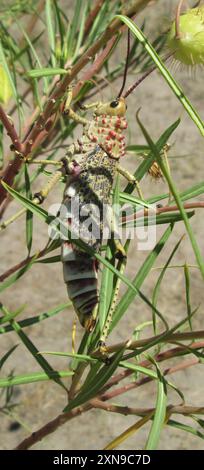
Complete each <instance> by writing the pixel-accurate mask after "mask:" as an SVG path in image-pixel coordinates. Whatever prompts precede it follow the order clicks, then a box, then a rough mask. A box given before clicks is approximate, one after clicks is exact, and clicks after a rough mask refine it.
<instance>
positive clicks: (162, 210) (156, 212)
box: [121, 201, 204, 222]
mask: <svg viewBox="0 0 204 470" xmlns="http://www.w3.org/2000/svg"><path fill="white" fill-rule="evenodd" d="M183 207H184V209H201V208H204V202H199V201H198V202H197V201H195V202H188V203H186V204H183ZM178 210H179V209H178V207H177V206H164V207H157V208H156V209H152V214H153V215H159V214H163V213H166V212H174V211H178ZM150 213H151V209H150V210H149V209H145V215H150ZM141 217H144V210H143V209H142V210H141V211H138V212H137V213H136V214H133V216H132V215H131V216H124V217H121V222H128V221H130V222H131V221H133V220H136V219H139V218H141Z"/></svg>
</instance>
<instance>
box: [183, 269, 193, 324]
mask: <svg viewBox="0 0 204 470" xmlns="http://www.w3.org/2000/svg"><path fill="white" fill-rule="evenodd" d="M184 277H185V288H186V306H187V315H188V318H189V327H190V329H191V331H193V326H192V308H191V296H190V289H191V285H190V272H189V267H188V265H187V264H185V265H184Z"/></svg>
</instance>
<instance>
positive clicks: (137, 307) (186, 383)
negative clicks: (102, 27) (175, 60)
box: [0, 0, 204, 450]
mask: <svg viewBox="0 0 204 470" xmlns="http://www.w3.org/2000/svg"><path fill="white" fill-rule="evenodd" d="M65 4H66V8H67V10H66V12H67V11H68V8H72V7H73V4H74V2H73V0H72V1H69V2H65ZM175 4H176V2H175V1H162V0H161V1H160V2H159V3H158V5H157V6H156V7H154V6H152V7H149V8H148V9H146V11H145V16H146V27H147V31H149V33H151V32H152V31H155V29H159V30H162V28H163V27H164V23H165V22H166V20H167V19H169V18H170V16H171V15H172V14H173V12H174V7H175ZM143 18H144V15H143V14H141V15H140V16H139V17H138V20H137V22H138V24H139V25H141V23H142V20H143ZM117 54H118V56H117ZM119 54H121V52H120V49H118V52H117V53H116V61H117V57H118V58H119ZM176 78H177V80H178V81H179V82H180V84H181V85H182V86H183V88H184V90H185V92H186V93H187V95H188V96H189V98H190V100H191V101H192V103H193V104H194V105H195V107H196V108H197V110H198V112H199V113H200V115H201V116H202V117H204V111H203V104H204V100H203V79H204V71H203V70H201V71H198V72H197V74H196V78H195V77H192V75H190V74H189V73H188V71H177V72H176ZM129 81H130V82H131V81H132V79H131V77H130V79H129ZM139 107H142V111H141V117H142V119H143V121H144V122H145V125H146V126H147V128H148V129H149V131H150V133H151V135H152V136H153V137H154V138H155V139H157V138H158V137H159V136H160V134H161V133H162V132H163V131H164V129H165V128H167V127H168V126H169V125H170V124H171V123H172V122H173V121H175V119H176V118H178V117H179V116H180V117H181V119H182V122H181V125H180V126H179V128H178V130H177V131H176V133H175V134H174V137H173V139H171V143H174V146H173V147H172V149H171V151H170V155H172V156H184V157H183V158H177V159H172V160H171V166H172V173H173V176H174V178H175V180H176V183H177V185H178V188H179V190H184V189H185V188H187V187H189V186H190V185H193V184H194V183H196V182H200V181H201V180H202V178H203V139H202V137H201V135H200V134H199V132H198V130H197V128H196V127H195V125H194V124H193V122H192V121H191V120H190V118H189V117H188V116H187V114H186V113H185V112H184V110H183V108H182V107H181V105H180V104H179V102H178V101H177V99H176V98H175V97H174V96H173V94H172V92H171V91H170V89H169V87H168V86H167V85H166V83H165V82H164V80H163V79H162V78H161V77H160V76H159V74H158V73H154V74H152V76H150V77H149V78H148V79H146V80H145V82H144V83H143V85H141V86H140V87H139V88H138V89H137V91H136V92H135V94H134V95H131V98H130V100H129V102H128V120H129V126H130V129H131V134H132V141H133V142H134V143H135V142H138V143H142V142H143V141H142V138H141V135H140V133H139V130H138V126H137V125H136V123H135V110H136V109H137V108H139ZM137 136H138V137H137ZM125 164H126V166H127V168H129V169H134V168H135V160H134V157H130V156H128V157H127V159H126V162H125ZM42 181H43V179H42ZM142 189H143V191H144V194H145V195H146V196H148V195H150V194H151V195H152V194H157V193H159V192H163V191H164V190H165V184H164V183H158V184H155V183H154V182H153V181H152V180H151V179H149V178H148V177H146V178H145V179H144V180H143V183H142ZM60 199H61V191H60V189H57V190H56V191H55V193H54V194H52V195H51V196H50V197H49V201H48V202H47V203H46V207H48V206H49V205H50V204H51V203H53V202H56V201H57V202H58V201H60ZM16 207H17V205H16V204H15V203H12V204H11V205H10V207H9V210H8V212H7V216H9V215H11V214H12V213H13V212H14V210H15V209H16ZM202 216H203V214H202V213H201V211H200V212H199V211H197V213H196V216H195V217H194V218H193V220H192V226H193V229H194V232H195V234H196V236H197V240H198V242H199V243H200V246H201V249H202V251H204V241H203V217H202ZM21 224H22V225H21V226H22V231H21V230H19V227H20V224H13V225H12V226H10V228H9V229H8V230H6V232H4V233H3V235H2V238H1V272H4V270H6V269H8V268H9V267H10V266H12V265H13V264H15V263H17V262H18V261H19V260H21V259H22V258H23V257H24V256H26V252H25V248H24V236H25V235H24V234H25V231H24V221H23V220H22V222H21ZM17 227H18V231H17V230H16V228H17ZM162 232H163V228H162V230H158V233H157V238H158V239H159V236H160V235H161V233H162ZM184 232H185V230H184V227H183V224H182V223H179V224H177V226H176V229H175V231H174V233H173V235H172V236H171V242H170V243H169V244H168V248H167V249H164V251H163V252H162V254H161V255H160V257H159V260H158V262H157V265H160V266H161V265H162V263H163V262H164V261H166V259H167V257H168V256H169V254H170V252H171V250H172V248H173V246H174V245H175V243H176V241H177V240H178V239H179V237H180V236H181V235H182V234H183V233H184ZM46 239H47V228H46V226H45V225H44V224H43V223H41V221H39V219H35V240H34V247H35V248H36V249H38V248H40V247H43V246H44V244H45V241H46ZM131 250H132V251H131V256H130V262H129V264H128V267H127V275H128V277H129V278H132V277H133V276H134V275H135V271H136V270H137V269H138V266H139V265H140V264H141V262H142V261H143V259H144V257H145V256H146V254H145V253H144V252H138V251H137V242H136V241H135V242H134V243H132V248H131ZM185 260H188V262H192V263H195V260H194V256H193V254H192V250H191V247H190V245H189V243H188V240H187V237H186V239H185V240H184V241H183V243H182V245H181V247H180V249H179V252H178V254H177V257H176V258H175V263H178V264H181V263H183V262H185ZM157 276H158V271H152V273H151V275H150V276H148V283H146V284H145V286H144V287H143V291H144V293H145V294H146V295H148V294H150V293H151V292H152V288H153V286H154V284H155V281H156V279H157ZM184 295H185V290H184V279H183V273H182V271H181V270H179V269H177V270H169V271H168V272H167V274H166V279H165V282H164V284H163V288H162V296H160V302H159V304H158V307H159V309H160V310H161V311H162V312H163V314H164V315H165V316H166V317H167V318H168V321H169V322H170V324H171V325H173V324H174V323H175V322H177V321H179V320H181V319H182V318H183V317H184V316H185V315H186V309H185V299H184ZM1 301H2V302H5V304H6V305H7V306H8V307H9V308H10V309H11V310H15V309H17V308H18V307H19V306H21V305H23V304H26V308H25V314H26V317H27V316H34V315H37V314H39V313H41V312H46V310H48V309H50V308H51V307H52V306H56V305H58V304H60V303H63V302H66V301H67V295H66V288H65V285H64V283H63V280H62V267H61V264H60V263H59V264H58V263H57V264H54V265H53V266H50V265H41V264H37V265H35V266H34V267H33V268H32V269H31V270H30V271H29V273H28V274H27V275H26V276H25V277H22V278H21V279H20V280H19V281H18V283H16V285H15V287H14V288H11V289H9V290H8V291H7V292H6V293H4V294H3V295H2V297H1ZM203 301H204V289H203V284H202V280H201V278H200V275H199V271H198V270H197V269H194V270H192V305H193V308H194V307H196V306H197V305H198V304H200V309H199V313H198V314H197V316H196V318H195V320H193V323H194V327H195V328H197V329H199V328H202V325H203V315H202V313H203ZM23 317H24V315H22V316H21V318H23ZM73 318H74V313H73V310H72V308H70V309H69V311H68V310H66V311H64V312H62V313H61V314H60V315H58V317H57V318H56V317H55V318H54V319H50V320H48V321H45V322H41V323H40V324H39V325H35V326H33V327H30V328H28V329H27V330H26V332H27V333H28V334H29V336H30V337H31V339H32V340H33V342H34V343H35V344H36V346H37V347H38V349H39V350H41V351H42V350H55V351H66V350H67V349H69V350H70V348H71V340H70V331H71V328H72V322H73ZM150 319H151V312H150V311H149V309H148V308H147V307H146V306H145V304H142V303H141V302H140V301H139V300H138V299H136V300H135V301H134V303H133V304H132V305H131V308H130V309H129V313H128V317H126V318H123V320H122V322H121V324H120V329H119V330H117V331H116V332H115V334H114V337H113V338H112V340H113V341H118V340H122V339H126V338H128V336H129V334H130V333H131V332H132V330H133V329H134V328H135V327H136V326H137V324H139V323H141V322H142V321H147V320H150ZM81 335H82V329H81V328H80V327H79V326H77V339H78V340H80V338H81ZM19 343H20V342H19V340H18V338H17V337H16V335H15V334H14V333H9V334H6V335H4V336H2V337H1V345H0V347H1V355H2V353H3V352H5V351H6V350H8V349H9V348H11V347H12V346H13V345H15V344H19ZM14 361H15V362H14ZM50 361H51V359H50ZM52 364H53V366H54V367H56V368H58V369H65V368H66V367H67V366H68V361H67V360H66V359H65V358H53V359H52ZM30 370H32V371H33V370H38V368H37V366H36V363H35V361H33V360H32V358H31V356H30V354H28V352H27V351H26V349H25V348H24V347H23V345H22V344H21V343H20V344H19V346H18V348H17V350H16V352H15V355H14V354H13V355H12V359H9V360H8V361H7V362H6V367H4V368H3V371H2V373H3V376H5V375H6V374H9V373H11V371H14V373H15V374H21V373H26V372H27V373H28V372H29V371H30ZM171 379H172V381H173V382H174V383H175V384H176V385H178V386H179V387H181V388H182V391H183V392H184V394H185V397H186V402H187V403H188V404H197V405H200V406H201V405H203V385H204V380H203V375H202V370H201V365H200V366H196V367H193V368H191V369H187V370H184V371H182V372H181V373H179V374H177V375H176V374H175V376H174V377H173V378H172V377H171ZM153 399H155V385H154V383H151V384H149V385H148V386H145V387H143V388H142V387H141V388H140V389H139V390H134V391H133V392H132V394H131V396H130V398H129V404H133V405H134V406H137V407H139V406H141V407H144V406H145V407H147V406H152V404H153ZM126 400H127V398H126V397H125V396H124V397H123V398H122V400H121V401H119V402H120V403H126ZM15 401H17V402H19V407H18V408H17V410H16V413H17V414H18V416H20V418H21V420H22V421H23V423H24V425H25V426H26V428H24V427H23V426H22V427H20V428H19V429H18V430H17V431H15V432H11V430H10V425H11V422H12V421H10V420H9V419H8V418H7V417H6V416H4V415H1V429H0V442H1V444H0V446H1V448H2V449H11V448H13V447H15V446H16V445H17V444H18V443H19V442H20V440H21V439H23V438H24V437H25V436H26V435H28V434H29V433H30V432H31V431H34V430H36V429H38V428H39V427H40V426H42V425H43V424H44V423H46V422H47V421H49V420H50V419H52V418H54V417H55V416H56V415H57V414H58V413H60V412H61V410H62V408H63V407H64V405H65V397H64V394H62V392H61V390H60V387H58V386H57V385H55V384H54V383H53V382H49V383H42V384H40V385H39V384H32V385H26V386H24V387H19V388H17V387H16V390H15ZM171 401H172V402H173V403H178V402H179V401H180V399H179V397H178V395H176V394H175V393H172V395H171ZM134 422H135V418H134V417H123V416H117V415H111V414H108V413H106V412H103V411H98V410H96V411H91V412H89V413H88V414H84V415H83V416H81V417H79V418H77V419H74V420H73V421H71V422H70V423H67V424H66V425H64V426H63V427H62V428H60V429H59V430H58V431H57V432H56V433H55V434H52V435H50V436H48V438H46V439H44V440H43V441H42V442H41V443H38V444H37V445H35V446H34V447H33V448H34V449H98V448H100V449H102V448H103V447H104V446H105V445H106V444H107V443H108V442H109V441H110V440H111V439H113V438H114V437H115V436H116V435H118V434H119V433H120V432H123V431H124V430H125V429H126V428H127V427H128V426H130V425H131V424H133V423H134ZM185 422H186V423H187V422H188V421H187V420H185ZM148 426H149V425H146V426H145V427H143V428H142V430H141V431H140V432H139V433H138V434H136V435H134V437H132V438H130V439H129V440H128V441H127V442H126V444H125V446H121V448H126V449H138V448H142V447H143V446H144V442H145V438H146V436H147V432H148ZM159 448H161V449H165V450H166V449H201V448H203V441H202V440H199V438H196V437H195V436H192V435H190V434H186V433H182V432H179V431H177V430H175V429H172V428H169V427H166V428H165V430H164V431H163V433H162V436H161V440H160V445H159Z"/></svg>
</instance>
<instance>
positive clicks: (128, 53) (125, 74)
mask: <svg viewBox="0 0 204 470" xmlns="http://www.w3.org/2000/svg"><path fill="white" fill-rule="evenodd" d="M129 55H130V30H129V29H128V40H127V55H126V63H125V70H124V75H123V83H122V86H121V89H120V91H119V93H118V96H117V98H120V96H121V95H122V92H123V90H124V88H125V83H126V78H127V70H128V60H129Z"/></svg>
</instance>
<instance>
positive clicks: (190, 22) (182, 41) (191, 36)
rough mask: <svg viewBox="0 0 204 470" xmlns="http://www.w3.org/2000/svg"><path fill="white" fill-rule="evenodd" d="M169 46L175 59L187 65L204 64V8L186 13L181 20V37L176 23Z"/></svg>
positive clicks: (169, 38)
mask: <svg viewBox="0 0 204 470" xmlns="http://www.w3.org/2000/svg"><path fill="white" fill-rule="evenodd" d="M167 45H168V48H169V49H170V51H172V52H173V56H174V59H176V60H178V61H179V62H182V63H183V64H186V65H191V66H193V65H197V64H204V6H202V7H198V8H193V9H191V10H188V11H186V13H184V14H183V15H181V16H180V19H179V37H178V38H176V26H175V21H174V22H173V24H172V26H171V30H170V32H169V35H168V39H167Z"/></svg>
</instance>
